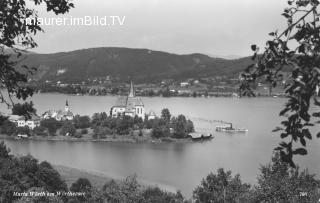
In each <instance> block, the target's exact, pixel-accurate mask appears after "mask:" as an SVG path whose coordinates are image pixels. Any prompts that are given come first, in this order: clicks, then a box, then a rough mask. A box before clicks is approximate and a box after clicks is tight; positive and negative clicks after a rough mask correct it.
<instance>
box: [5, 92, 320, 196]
mask: <svg viewBox="0 0 320 203" xmlns="http://www.w3.org/2000/svg"><path fill="white" fill-rule="evenodd" d="M66 99H67V100H68V102H69V106H70V108H71V109H72V111H73V112H74V113H76V114H80V115H92V114H93V113H95V112H102V111H106V112H109V110H110V107H111V106H112V105H113V104H114V102H115V101H116V99H117V98H116V97H112V96H103V97H95V96H70V95H62V94H37V95H34V96H33V98H32V101H33V102H34V103H35V107H36V108H37V109H38V114H41V113H43V112H44V111H46V110H49V109H63V108H64V104H65V101H66ZM142 99H143V102H144V104H145V108H146V112H149V111H150V110H154V111H155V112H156V114H157V115H159V114H160V112H161V109H163V108H169V110H170V111H171V113H172V114H173V115H178V114H179V113H183V114H185V115H186V116H187V117H188V118H190V119H191V120H193V122H194V124H195V127H196V130H198V131H204V132H213V133H214V135H215V138H214V139H212V140H211V141H206V142H201V143H161V144H154V143H138V144H132V143H105V142H103V143H98V142H58V141H57V142H54V141H11V140H10V141H9V140H7V141H6V143H7V145H8V146H9V147H10V148H11V150H12V152H13V153H14V154H31V155H33V156H34V157H36V158H38V159H39V160H41V161H42V160H47V161H49V162H51V163H53V164H57V165H65V166H69V167H74V168H79V169H85V170H89V171H93V172H99V173H103V174H105V175H108V176H111V177H114V178H124V177H126V176H129V175H133V174H137V176H138V179H139V180H140V181H142V182H144V183H148V184H157V185H159V186H161V187H164V188H166V189H168V190H176V189H179V190H181V191H182V193H183V194H184V195H186V196H187V197H190V196H191V194H192V190H193V189H194V188H195V187H196V186H197V185H199V184H200V182H201V180H202V178H204V177H205V176H206V175H207V174H209V173H210V172H216V170H217V169H218V168H220V167H223V168H225V169H227V170H232V172H233V174H235V173H239V174H240V175H241V177H242V180H243V181H245V182H248V183H251V184H255V183H256V177H257V174H258V170H259V166H260V164H265V163H267V162H269V161H270V159H271V154H272V149H273V148H274V147H276V146H277V144H278V142H280V138H279V136H278V134H276V133H271V131H272V129H274V127H275V126H278V124H279V123H280V121H281V118H279V117H278V113H279V110H280V109H281V108H282V106H283V105H284V103H285V99H280V98H253V99H249V98H243V99H234V98H159V97H154V98H142ZM0 110H1V111H7V109H5V108H4V105H1V107H0ZM207 120H223V121H228V122H232V123H233V124H234V126H237V127H245V128H247V129H249V132H248V133H246V134H234V135H230V134H223V133H216V132H214V128H215V126H216V125H221V124H220V123H210V122H208V121H207ZM313 131H314V132H315V129H313ZM307 147H308V151H309V154H308V155H307V156H304V157H302V158H296V161H297V162H298V163H299V165H300V166H301V167H302V168H305V167H308V168H309V171H310V172H313V173H319V171H320V162H319V155H320V140H319V139H316V138H314V140H313V141H312V142H308V143H307Z"/></svg>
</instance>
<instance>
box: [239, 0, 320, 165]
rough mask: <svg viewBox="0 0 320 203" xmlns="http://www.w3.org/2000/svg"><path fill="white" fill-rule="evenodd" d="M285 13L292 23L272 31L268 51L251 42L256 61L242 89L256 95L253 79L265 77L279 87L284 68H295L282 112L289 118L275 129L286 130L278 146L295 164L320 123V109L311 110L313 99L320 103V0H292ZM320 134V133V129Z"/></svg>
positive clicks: (249, 68) (281, 153) (271, 83)
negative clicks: (319, 97) (319, 95)
mask: <svg viewBox="0 0 320 203" xmlns="http://www.w3.org/2000/svg"><path fill="white" fill-rule="evenodd" d="M282 15H283V16H284V17H285V19H286V20H287V23H288V27H287V28H286V29H285V30H284V31H283V32H282V33H280V34H279V33H278V32H277V31H275V32H271V33H269V35H270V36H271V37H272V39H271V40H269V41H267V43H266V48H265V50H264V52H263V53H260V52H259V47H257V46H256V45H252V46H251V49H252V50H253V51H254V55H253V57H252V59H253V60H254V63H253V64H251V65H250V66H248V67H247V69H246V71H245V72H244V73H243V74H241V81H242V83H241V85H240V90H241V91H240V92H241V93H242V95H249V96H252V95H253V91H252V89H251V88H250V83H252V82H255V81H256V80H257V79H260V78H262V77H264V78H266V81H267V82H269V84H270V85H271V86H272V87H275V86H277V82H278V79H279V78H282V74H281V72H282V71H290V72H291V77H290V78H289V79H288V80H287V82H288V83H287V85H286V87H285V92H286V94H287V96H288V102H287V103H286V105H285V107H284V109H283V110H282V111H281V112H280V116H283V117H285V120H284V121H282V122H281V125H282V127H277V128H276V129H275V130H274V131H282V133H281V134H280V136H281V138H282V139H285V140H286V141H284V142H281V143H280V146H279V147H277V148H275V150H276V151H279V152H280V155H281V158H282V160H283V161H285V162H287V163H289V164H290V165H291V166H292V167H295V163H294V162H293V156H294V155H306V154H307V150H306V140H311V139H312V135H311V133H310V131H309V130H310V128H311V127H312V126H315V125H316V124H319V123H320V121H319V117H320V112H313V113H312V112H310V105H311V103H312V100H314V104H315V105H316V106H318V107H319V106H320V101H319V100H317V97H316V96H314V95H315V91H316V88H317V85H318V86H319V84H320V23H319V17H320V15H319V0H289V1H288V7H287V8H285V9H284V12H283V13H282ZM318 109H319V108H318ZM318 130H319V128H318ZM316 136H317V137H320V132H319V133H317V135H316ZM299 145H300V146H299ZM294 146H298V147H296V148H295V147H294Z"/></svg>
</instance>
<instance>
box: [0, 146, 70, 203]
mask: <svg viewBox="0 0 320 203" xmlns="http://www.w3.org/2000/svg"><path fill="white" fill-rule="evenodd" d="M3 146H5V145H3V143H1V146H0V147H1V148H0V149H1V151H4V150H3V148H5V147H3ZM7 152H9V151H8V150H6V153H3V154H4V155H3V154H2V155H1V157H0V202H12V201H13V200H17V199H18V198H19V197H16V196H13V192H25V191H27V190H29V189H31V188H33V187H36V188H43V189H44V190H46V191H50V192H56V191H67V185H66V183H65V182H64V181H63V180H62V179H61V177H60V175H59V173H58V172H57V171H55V170H54V169H53V168H52V167H51V165H50V164H49V163H47V162H46V163H40V164H39V163H38V161H37V160H36V159H34V158H33V157H31V156H23V157H19V158H16V157H13V156H10V155H8V153H7Z"/></svg>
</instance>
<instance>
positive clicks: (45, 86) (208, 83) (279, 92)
mask: <svg viewBox="0 0 320 203" xmlns="http://www.w3.org/2000/svg"><path fill="white" fill-rule="evenodd" d="M65 71H66V70H64V69H61V70H60V69H59V70H58V71H57V73H56V74H57V75H60V74H63V73H64V72H65ZM287 77H288V76H286V78H287ZM241 80H242V78H241V76H239V77H234V76H228V75H225V76H223V75H222V76H215V77H206V78H188V79H185V80H180V81H179V80H174V79H164V80H161V81H159V82H153V83H139V84H136V85H135V87H136V93H135V94H136V95H137V96H140V97H145V96H147V97H153V96H162V97H238V96H239V95H240V94H239V82H240V81H241ZM288 82H289V81H287V80H286V79H284V78H282V79H279V80H278V83H279V84H278V86H277V87H272V86H271V85H270V84H268V83H266V82H265V81H263V80H261V81H260V82H256V83H255V84H253V85H252V87H253V88H254V90H255V93H256V96H263V97H268V96H274V97H277V96H279V97H284V96H285V91H284V87H285V85H286V84H287V83H288ZM29 83H30V85H32V86H34V89H35V90H36V91H38V92H41V93H50V92H58V93H64V94H72V95H78V96H80V95H94V96H104V95H125V94H126V92H127V89H128V84H126V83H125V82H121V80H120V79H119V78H117V77H112V76H106V77H93V78H88V79H87V80H85V81H77V82H70V81H60V80H58V81H51V80H46V81H43V82H39V81H33V80H32V79H30V80H29Z"/></svg>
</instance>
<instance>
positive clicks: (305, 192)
mask: <svg viewBox="0 0 320 203" xmlns="http://www.w3.org/2000/svg"><path fill="white" fill-rule="evenodd" d="M319 189H320V181H319V180H317V179H315V175H313V174H309V172H308V170H303V171H302V172H300V171H299V167H296V168H291V167H290V166H289V164H288V163H286V162H283V161H282V160H281V159H280V155H279V153H276V154H274V156H273V157H272V161H271V163H269V164H266V165H263V166H261V167H260V174H259V176H258V185H257V186H256V187H255V190H254V200H255V201H256V202H317V201H318V199H319V197H320V194H319V192H318V190H319Z"/></svg>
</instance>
